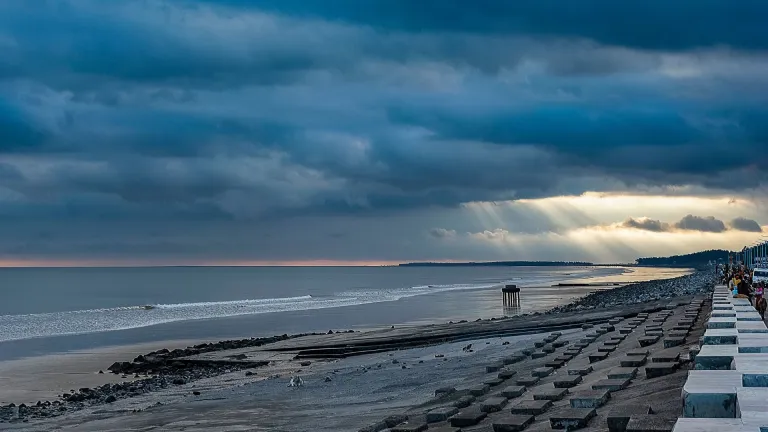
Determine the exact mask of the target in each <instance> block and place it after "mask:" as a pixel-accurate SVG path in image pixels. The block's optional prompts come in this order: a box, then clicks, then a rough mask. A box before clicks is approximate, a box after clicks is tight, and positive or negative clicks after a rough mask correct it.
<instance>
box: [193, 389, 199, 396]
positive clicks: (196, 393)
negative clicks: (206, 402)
mask: <svg viewBox="0 0 768 432" xmlns="http://www.w3.org/2000/svg"><path fill="white" fill-rule="evenodd" d="M192 394H193V395H195V396H200V392H199V391H197V390H195V391H193V392H192Z"/></svg>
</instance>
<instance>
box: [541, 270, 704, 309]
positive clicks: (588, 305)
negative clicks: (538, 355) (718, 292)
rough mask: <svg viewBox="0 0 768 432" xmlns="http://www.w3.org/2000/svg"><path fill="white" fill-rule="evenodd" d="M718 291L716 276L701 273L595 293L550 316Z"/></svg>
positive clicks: (558, 307) (561, 307) (564, 306)
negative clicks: (716, 289) (715, 289)
mask: <svg viewBox="0 0 768 432" xmlns="http://www.w3.org/2000/svg"><path fill="white" fill-rule="evenodd" d="M714 288H715V277H714V275H713V274H712V272H707V271H700V272H696V273H693V274H690V275H687V276H681V277H676V278H672V279H660V280H654V281H648V282H640V283H633V284H630V285H625V286H623V287H619V288H614V289H610V290H605V291H595V292H593V293H591V294H588V295H586V296H584V297H581V298H579V299H576V300H574V301H573V302H572V303H570V304H567V305H563V306H557V307H555V308H552V309H550V310H549V311H547V312H546V313H547V314H553V313H562V312H577V311H582V310H590V309H598V308H610V307H616V306H622V305H632V304H638V303H645V302H650V301H656V300H664V299H672V298H675V297H681V296H691V295H697V294H704V293H709V292H712V291H713V290H714Z"/></svg>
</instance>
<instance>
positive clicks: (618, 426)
mask: <svg viewBox="0 0 768 432" xmlns="http://www.w3.org/2000/svg"><path fill="white" fill-rule="evenodd" d="M650 413H651V407H650V406H648V405H644V404H631V405H623V406H617V407H614V408H613V409H611V410H610V411H609V412H608V415H607V416H606V419H605V420H606V423H608V431H609V432H624V431H626V429H627V425H628V424H629V419H630V418H632V416H633V415H638V414H640V415H642V414H650Z"/></svg>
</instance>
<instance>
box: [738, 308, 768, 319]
mask: <svg viewBox="0 0 768 432" xmlns="http://www.w3.org/2000/svg"><path fill="white" fill-rule="evenodd" d="M736 320H737V321H758V322H762V321H763V319H762V318H760V314H759V313H757V311H755V310H754V309H752V311H751V312H736Z"/></svg>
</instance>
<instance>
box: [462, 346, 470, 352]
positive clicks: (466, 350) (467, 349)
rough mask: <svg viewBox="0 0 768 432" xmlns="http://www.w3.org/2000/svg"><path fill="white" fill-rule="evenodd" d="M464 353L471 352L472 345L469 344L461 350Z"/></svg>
mask: <svg viewBox="0 0 768 432" xmlns="http://www.w3.org/2000/svg"><path fill="white" fill-rule="evenodd" d="M461 350H462V351H464V352H471V351H472V344H469V345H467V346H465V347H464V348H462V349H461Z"/></svg>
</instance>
